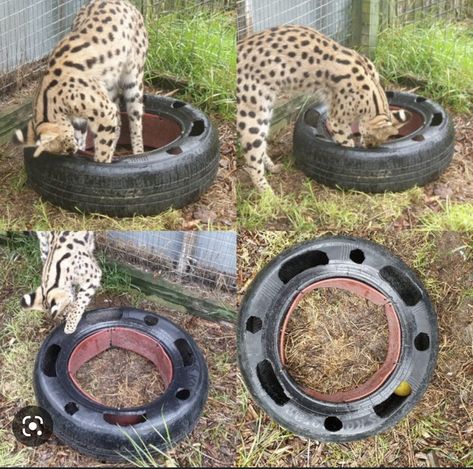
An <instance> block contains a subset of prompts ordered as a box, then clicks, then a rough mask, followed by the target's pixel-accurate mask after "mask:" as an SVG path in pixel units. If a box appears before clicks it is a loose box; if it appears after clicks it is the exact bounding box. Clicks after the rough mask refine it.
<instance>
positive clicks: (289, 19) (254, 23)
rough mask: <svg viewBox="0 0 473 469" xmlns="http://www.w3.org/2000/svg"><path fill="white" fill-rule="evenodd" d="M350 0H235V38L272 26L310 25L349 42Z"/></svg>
mask: <svg viewBox="0 0 473 469" xmlns="http://www.w3.org/2000/svg"><path fill="white" fill-rule="evenodd" d="M351 9H352V0H295V1H294V0H238V2H237V12H238V39H242V38H244V37H245V36H247V35H249V34H252V33H256V32H258V31H261V30H263V29H265V28H270V27H272V26H279V25H282V24H287V23H292V24H301V25H304V26H310V27H312V28H315V29H317V30H318V31H320V32H322V33H324V34H326V35H327V36H330V37H332V38H334V39H336V40H337V41H339V42H343V43H347V42H349V39H350V36H351Z"/></svg>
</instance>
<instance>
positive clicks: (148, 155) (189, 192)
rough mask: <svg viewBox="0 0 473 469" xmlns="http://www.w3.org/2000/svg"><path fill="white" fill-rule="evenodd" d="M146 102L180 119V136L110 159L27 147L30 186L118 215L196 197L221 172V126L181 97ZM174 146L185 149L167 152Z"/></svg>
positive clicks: (69, 203) (73, 204)
mask: <svg viewBox="0 0 473 469" xmlns="http://www.w3.org/2000/svg"><path fill="white" fill-rule="evenodd" d="M144 105H145V112H147V113H151V114H160V115H163V116H165V117H171V118H174V119H176V120H177V121H178V122H179V123H180V125H181V127H182V129H183V132H182V135H181V137H180V138H179V140H177V141H175V142H173V143H172V144H170V145H167V146H165V147H163V148H159V149H157V150H153V151H149V152H145V153H143V154H142V155H136V156H130V157H124V158H121V159H119V160H117V161H113V162H112V163H96V162H94V161H91V159H90V158H88V157H86V156H80V155H74V156H69V155H64V156H58V155H51V154H48V153H43V154H42V155H40V156H39V157H38V158H33V153H34V147H26V148H25V151H24V164H25V169H26V173H27V176H28V183H29V185H30V186H31V187H32V188H33V189H34V190H35V191H36V192H37V193H38V194H40V195H41V196H42V197H43V198H44V199H45V200H48V201H49V202H51V203H53V204H55V205H58V206H59V207H63V208H66V209H68V210H74V211H76V210H78V211H81V212H83V213H101V214H105V215H109V216H115V217H130V216H133V215H155V214H158V213H160V212H162V211H164V210H167V209H169V208H171V207H172V208H181V207H184V206H185V205H187V204H190V203H192V202H195V201H196V200H198V199H199V197H200V196H201V195H202V194H203V193H204V192H205V191H206V190H207V189H208V188H209V187H210V185H211V184H212V182H213V181H214V179H215V177H216V175H217V170H218V164H219V160H220V153H219V142H218V134H217V131H216V130H215V128H214V127H213V125H212V123H211V122H210V120H209V118H208V117H207V116H206V115H205V114H204V113H203V112H201V111H199V110H198V109H195V108H194V107H192V106H191V105H189V104H185V103H183V102H182V101H178V100H176V99H173V98H168V97H160V96H151V95H145V101H144ZM195 121H199V122H200V121H203V122H204V125H203V126H199V128H198V132H195V131H193V123H194V122H195ZM194 134H195V135H194ZM175 146H179V147H181V149H182V153H181V154H179V155H173V154H169V153H167V150H169V149H170V148H172V147H175Z"/></svg>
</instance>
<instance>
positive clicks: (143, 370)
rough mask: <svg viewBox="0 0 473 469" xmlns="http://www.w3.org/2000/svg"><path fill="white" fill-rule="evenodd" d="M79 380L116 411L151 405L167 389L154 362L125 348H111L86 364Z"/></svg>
mask: <svg viewBox="0 0 473 469" xmlns="http://www.w3.org/2000/svg"><path fill="white" fill-rule="evenodd" d="M76 379H77V381H78V382H79V384H80V386H81V388H82V390H83V391H84V392H86V393H87V394H89V395H91V396H92V397H93V398H94V399H96V400H97V401H99V402H100V403H102V404H104V405H106V406H109V407H115V408H125V407H138V406H141V405H145V404H148V403H150V402H152V401H154V400H155V399H157V398H158V397H159V396H160V395H161V394H162V393H163V391H164V389H165V385H164V381H163V378H162V377H161V375H160V374H159V372H158V370H157V369H156V367H155V366H154V364H153V363H152V362H151V361H149V360H147V359H146V358H144V357H142V356H141V355H138V354H137V353H134V352H131V351H129V350H124V349H122V348H109V349H108V350H105V351H104V352H102V353H100V354H99V355H97V356H96V357H94V358H92V359H91V360H89V361H88V362H87V363H84V365H82V366H81V367H80V368H79V370H78V371H77V373H76Z"/></svg>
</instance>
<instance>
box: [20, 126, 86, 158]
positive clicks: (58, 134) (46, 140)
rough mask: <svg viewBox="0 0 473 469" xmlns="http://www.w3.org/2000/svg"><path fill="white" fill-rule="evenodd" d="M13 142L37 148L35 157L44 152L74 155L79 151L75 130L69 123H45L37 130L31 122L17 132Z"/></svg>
mask: <svg viewBox="0 0 473 469" xmlns="http://www.w3.org/2000/svg"><path fill="white" fill-rule="evenodd" d="M12 142H13V143H14V144H16V145H23V146H28V147H36V149H35V152H34V154H33V156H34V157H37V156H39V155H41V153H43V152H48V153H52V154H54V155H73V154H74V153H76V152H77V150H78V146H77V142H76V139H75V137H74V129H73V127H72V125H71V124H69V123H67V122H63V123H61V122H59V123H58V122H43V123H42V124H39V125H38V126H37V128H36V130H35V129H34V126H33V123H32V121H31V120H30V121H29V122H28V123H27V124H26V125H25V126H24V127H23V128H21V129H17V130H16V131H15V133H14V134H13V138H12Z"/></svg>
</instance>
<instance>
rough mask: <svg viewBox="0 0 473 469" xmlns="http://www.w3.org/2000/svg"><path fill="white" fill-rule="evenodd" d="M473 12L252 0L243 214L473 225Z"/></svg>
mask: <svg viewBox="0 0 473 469" xmlns="http://www.w3.org/2000/svg"><path fill="white" fill-rule="evenodd" d="M468 11H469V10H468V7H467V6H466V5H462V6H460V8H459V9H458V10H455V8H454V5H453V4H452V3H451V2H448V1H440V2H436V1H435V2H429V4H428V5H427V4H426V3H425V2H414V1H396V0H393V1H382V2H364V1H359V2H358V1H356V2H352V1H350V0H337V1H314V2H307V1H303V0H301V1H295V2H294V1H289V0H279V1H272V0H260V1H252V2H251V1H246V0H241V1H240V2H239V9H238V15H239V16H238V18H239V21H238V32H237V34H238V41H239V42H238V69H237V95H236V99H237V131H238V132H239V136H240V144H241V145H240V146H241V156H242V158H241V160H240V161H241V164H240V171H239V177H238V179H239V184H238V191H237V203H238V218H239V226H241V227H243V228H246V229H273V230H278V229H294V230H310V229H312V228H313V227H314V226H317V227H322V228H326V227H327V228H330V229H342V230H343V229H355V230H356V229H360V228H361V227H362V226H365V225H369V226H372V227H373V228H379V229H384V227H386V226H395V227H400V228H421V229H430V228H436V229H449V230H454V231H455V230H471V229H472V227H473V219H472V217H473V215H472V213H473V206H472V201H473V192H472V190H471V188H472V180H471V174H472V170H471V169H472V164H473V161H472V155H473V150H472V147H471V140H472V133H471V132H472V131H471V112H472V95H471V86H470V85H471V80H472V78H471V77H472V67H471V60H470V59H469V57H470V56H471V40H470V38H469V31H470V30H471V18H468V16H467V15H468Z"/></svg>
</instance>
